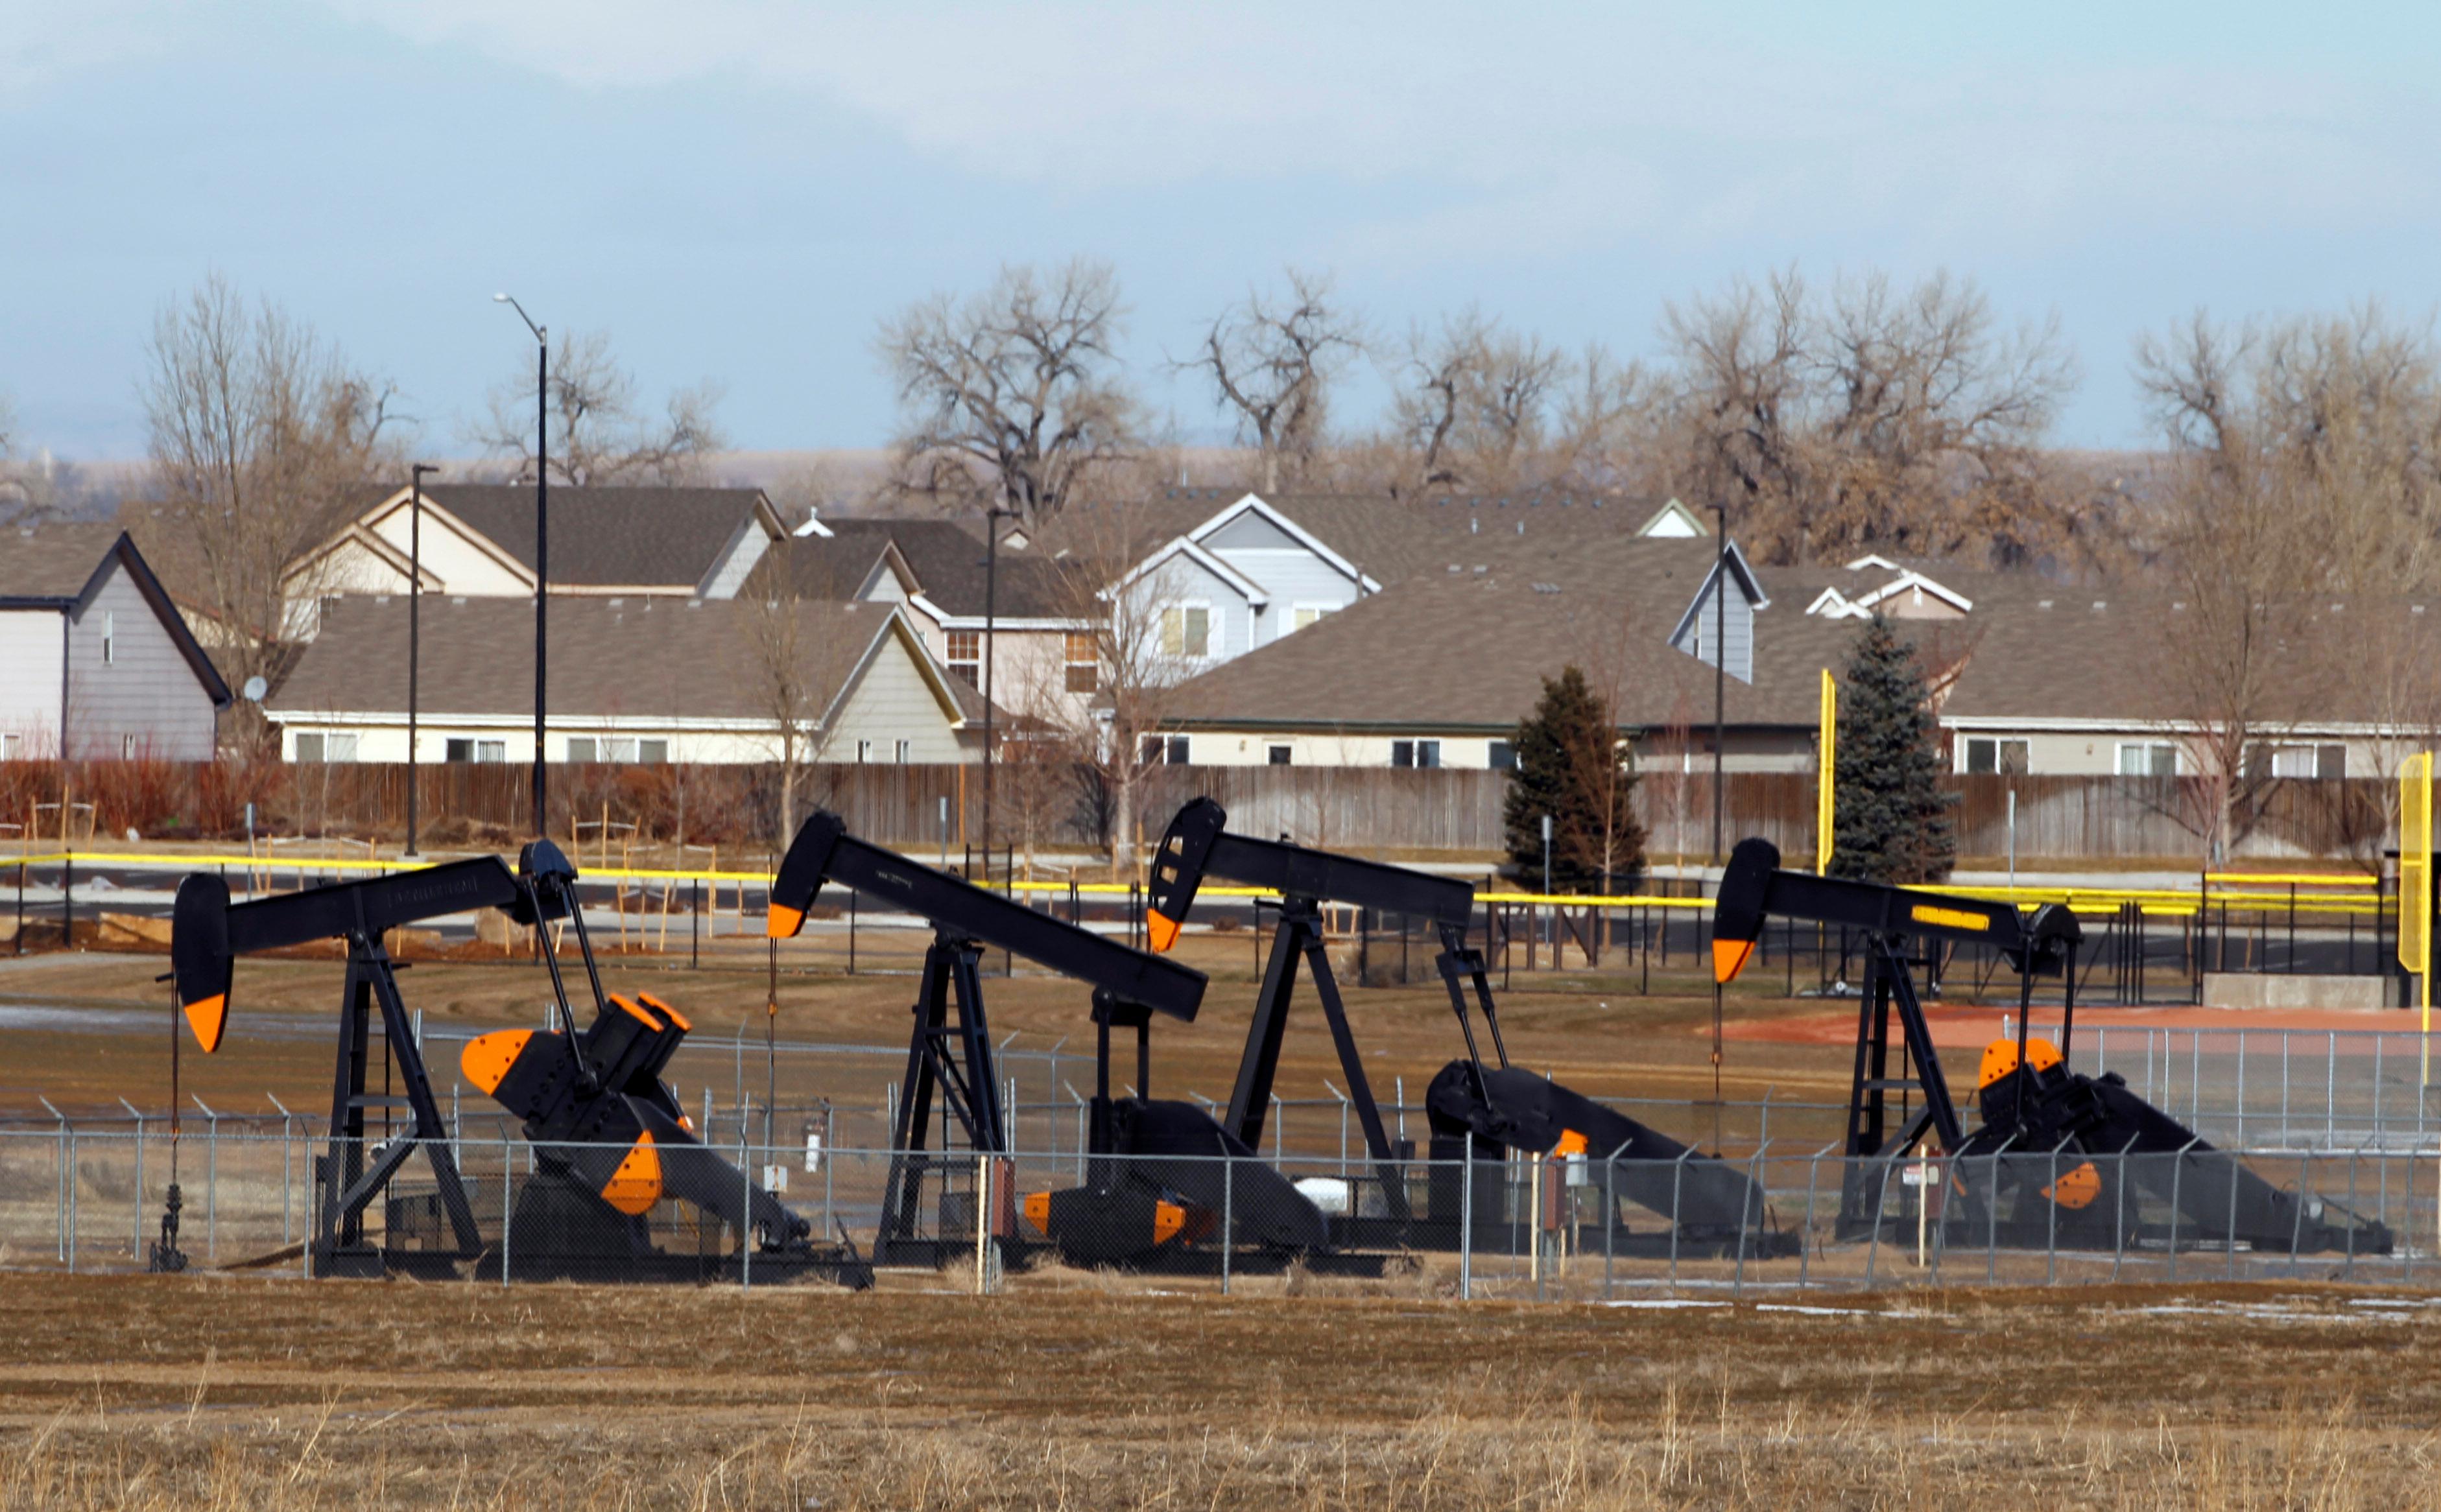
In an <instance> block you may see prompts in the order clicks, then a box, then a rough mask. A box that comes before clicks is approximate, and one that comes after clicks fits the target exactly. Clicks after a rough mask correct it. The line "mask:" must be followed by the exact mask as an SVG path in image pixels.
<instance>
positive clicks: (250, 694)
mask: <svg viewBox="0 0 2441 1512" xmlns="http://www.w3.org/2000/svg"><path fill="white" fill-rule="evenodd" d="M243 691H244V693H245V701H246V702H247V703H250V704H259V703H261V702H262V695H263V694H264V693H269V692H270V691H271V684H269V683H267V682H265V681H263V680H262V678H261V677H248V678H247V679H246V680H245V687H244V690H243Z"/></svg>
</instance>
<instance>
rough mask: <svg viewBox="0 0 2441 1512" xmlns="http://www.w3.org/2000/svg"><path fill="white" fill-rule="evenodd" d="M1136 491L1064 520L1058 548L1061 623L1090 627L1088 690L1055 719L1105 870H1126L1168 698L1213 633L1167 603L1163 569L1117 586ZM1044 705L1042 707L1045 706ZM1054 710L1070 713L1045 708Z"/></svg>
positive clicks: (1130, 537)
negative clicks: (1076, 707)
mask: <svg viewBox="0 0 2441 1512" xmlns="http://www.w3.org/2000/svg"><path fill="white" fill-rule="evenodd" d="M1142 496H1143V495H1142V493H1141V492H1138V491H1123V492H1118V493H1116V494H1115V495H1114V496H1113V497H1112V498H1109V499H1099V498H1097V499H1094V500H1093V501H1092V506H1093V507H1091V508H1087V509H1078V510H1076V511H1074V512H1072V513H1071V514H1070V516H1069V518H1068V520H1067V521H1066V522H1065V528H1064V531H1063V536H1062V540H1063V542H1064V543H1065V549H1064V552H1063V554H1062V555H1061V557H1060V558H1059V561H1060V564H1061V567H1060V572H1059V577H1058V585H1057V588H1056V594H1055V596H1056V598H1057V600H1058V610H1059V617H1060V618H1062V619H1064V620H1068V621H1074V622H1076V623H1080V624H1086V625H1090V626H1091V627H1092V628H1091V631H1090V632H1083V631H1080V632H1078V633H1079V634H1080V635H1082V634H1087V633H1090V634H1091V636H1092V638H1093V641H1094V660H1095V663H1096V665H1095V670H1094V681H1095V684H1096V686H1095V688H1094V694H1093V697H1092V699H1091V701H1090V703H1089V704H1088V705H1087V706H1086V708H1085V709H1084V711H1083V712H1082V714H1081V715H1076V714H1069V713H1058V714H1056V717H1059V718H1060V719H1061V720H1062V729H1063V732H1064V737H1065V741H1066V745H1067V747H1068V749H1069V752H1070V754H1071V759H1072V760H1073V761H1074V763H1075V766H1074V770H1075V772H1076V776H1077V778H1078V780H1079V781H1080V783H1082V784H1083V785H1082V789H1081V791H1080V793H1079V795H1078V796H1079V800H1080V802H1079V807H1080V809H1081V810H1082V817H1083V818H1084V819H1085V827H1086V828H1088V829H1089V830H1091V831H1093V832H1094V834H1095V836H1096V837H1097V838H1099V839H1100V840H1102V842H1103V843H1105V844H1106V845H1107V846H1108V847H1109V849H1110V855H1111V860H1112V865H1113V866H1114V867H1116V868H1118V869H1120V870H1122V871H1124V870H1126V869H1127V868H1128V867H1130V865H1132V863H1133V859H1134V855H1135V853H1136V849H1137V846H1138V844H1139V843H1140V841H1141V839H1142V836H1141V833H1140V832H1141V828H1142V818H1143V816H1142V813H1141V809H1142V806H1143V794H1144V788H1145V783H1146V777H1147V774H1148V772H1149V770H1150V769H1151V768H1152V767H1155V766H1158V765H1162V764H1163V763H1164V761H1165V760H1166V736H1165V730H1166V718H1167V715H1168V712H1169V710H1170V705H1171V696H1170V695H1171V691H1172V690H1173V689H1175V688H1176V687H1177V686H1178V684H1179V683H1180V682H1182V681H1184V679H1185V678H1186V677H1187V676H1188V675H1191V674H1192V673H1193V672H1194V671H1196V670H1197V669H1198V667H1199V666H1200V665H1201V664H1202V657H1203V656H1204V655H1205V653H1206V652H1207V650H1208V644H1209V643H1208V641H1206V642H1205V643H1204V644H1203V645H1198V644H1197V643H1196V638H1197V637H1198V635H1199V634H1201V635H1202V636H1205V637H1209V636H1211V635H1214V634H1217V633H1218V630H1219V627H1218V626H1216V625H1213V624H1212V623H1211V622H1210V621H1209V620H1208V619H1206V620H1204V621H1202V622H1201V624H1200V625H1199V623H1198V622H1197V621H1195V619H1194V616H1195V615H1196V614H1198V613H1202V611H1201V610H1198V609H1192V608H1189V607H1186V606H1183V605H1181V604H1179V603H1176V602H1174V601H1175V600H1176V598H1177V594H1176V592H1175V588H1176V585H1175V584H1174V583H1172V582H1171V581H1170V580H1169V579H1168V578H1167V577H1166V575H1165V574H1164V573H1163V572H1162V571H1160V570H1156V571H1153V572H1149V573H1145V574H1141V575H1139V576H1136V577H1134V578H1133V579H1122V577H1121V576H1120V574H1122V573H1124V572H1125V571H1127V570H1128V569H1129V568H1130V567H1131V566H1133V564H1134V562H1135V560H1136V557H1137V554H1138V547H1139V546H1140V543H1141V541H1142V539H1143V538H1144V536H1145V531H1143V529H1142V528H1141V522H1140V521H1139V519H1138V517H1137V516H1138V513H1139V506H1138V505H1137V504H1136V503H1135V500H1136V499H1139V498H1141V497H1142ZM1047 702H1048V701H1047V700H1046V703H1047ZM1051 707H1052V709H1053V710H1054V711H1060V710H1064V709H1067V708H1072V707H1073V706H1072V705H1052V706H1051Z"/></svg>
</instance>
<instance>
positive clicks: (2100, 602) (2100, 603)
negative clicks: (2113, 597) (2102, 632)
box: [2093, 599, 2110, 614]
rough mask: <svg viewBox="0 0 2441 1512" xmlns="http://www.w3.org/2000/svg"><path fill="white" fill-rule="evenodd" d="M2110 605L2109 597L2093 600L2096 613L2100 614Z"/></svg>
mask: <svg viewBox="0 0 2441 1512" xmlns="http://www.w3.org/2000/svg"><path fill="white" fill-rule="evenodd" d="M2109 607H2110V601H2109V600H2107V599H2096V600H2094V601H2093V612H2094V613H2096V614H2100V613H2101V612H2102V611H2103V610H2105V609H2107V608H2109Z"/></svg>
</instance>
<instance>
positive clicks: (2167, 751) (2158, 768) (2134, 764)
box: [2119, 740, 2179, 777]
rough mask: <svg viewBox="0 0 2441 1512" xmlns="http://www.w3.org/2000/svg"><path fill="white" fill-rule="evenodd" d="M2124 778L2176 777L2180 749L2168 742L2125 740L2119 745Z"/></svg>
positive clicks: (2120, 773) (2120, 766)
mask: <svg viewBox="0 0 2441 1512" xmlns="http://www.w3.org/2000/svg"><path fill="white" fill-rule="evenodd" d="M2119 775H2120V776H2122V777H2176V776H2178V775H2179V747H2178V746H2177V745H2176V744H2174V743H2172V742H2170V741H2166V740H2123V741H2121V742H2120V743H2119Z"/></svg>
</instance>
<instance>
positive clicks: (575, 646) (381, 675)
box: [273, 595, 982, 720]
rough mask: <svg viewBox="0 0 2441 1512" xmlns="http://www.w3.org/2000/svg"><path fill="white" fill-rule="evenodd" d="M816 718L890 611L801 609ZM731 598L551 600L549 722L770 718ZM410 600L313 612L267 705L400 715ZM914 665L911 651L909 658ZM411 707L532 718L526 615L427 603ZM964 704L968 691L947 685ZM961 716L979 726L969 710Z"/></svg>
mask: <svg viewBox="0 0 2441 1512" xmlns="http://www.w3.org/2000/svg"><path fill="white" fill-rule="evenodd" d="M798 608H799V612H800V614H801V615H802V616H803V625H804V629H803V632H802V634H801V636H800V639H799V643H800V644H801V645H802V646H803V647H805V658H806V661H807V666H808V671H809V672H810V673H811V674H812V685H813V687H814V690H815V693H814V697H813V702H814V704H815V706H816V707H817V708H818V709H819V708H820V707H822V706H823V705H826V704H827V703H828V702H829V701H830V699H831V698H832V697H833V696H834V695H835V694H836V693H838V691H839V689H840V687H841V683H842V681H843V680H844V679H845V678H846V677H847V676H848V675H849V674H850V673H852V672H853V671H854V669H855V668H856V666H857V664H858V663H859V661H860V660H861V659H862V658H863V657H864V656H865V654H866V652H867V651H868V650H869V649H870V648H871V647H872V645H873V643H874V640H875V639H876V638H877V636H878V635H879V634H880V633H881V629H882V626H883V625H884V624H886V623H887V622H888V621H889V620H890V617H891V614H892V612H893V611H892V608H891V606H890V605H887V604H878V603H838V602H831V603H803V604H800V605H799V606H798ZM760 612H762V611H761V609H760V607H759V606H758V605H754V604H750V603H741V602H737V601H733V600H714V601H710V602H705V603H678V602H674V601H672V600H669V599H659V600H655V599H650V598H644V597H638V598H634V599H616V598H611V599H598V598H582V599H554V600H553V601H552V602H551V686H550V711H551V712H552V713H554V714H559V715H588V716H596V717H599V716H626V717H632V718H637V719H652V718H686V719H755V720H761V719H768V717H769V715H768V704H769V700H768V697H767V696H765V695H764V694H763V693H761V691H760V689H759V688H758V686H757V678H758V673H757V662H756V658H755V655H754V652H753V650H752V641H751V639H750V635H751V628H750V627H751V618H750V617H751V616H753V615H755V614H757V613H760ZM917 654H918V655H921V652H920V650H919V651H918V652H917ZM420 676H421V679H422V688H421V694H422V704H423V707H424V708H425V710H428V711H433V713H434V714H435V715H436V716H438V715H440V714H443V713H455V714H515V713H525V712H530V711H532V710H533V604H532V603H530V602H528V601H524V600H517V599H485V598H466V599H454V598H450V597H445V596H440V595H435V596H433V597H429V598H426V599H425V602H424V627H423V648H422V657H421V668H420ZM946 680H947V681H948V682H949V684H950V686H951V688H952V689H953V691H957V692H959V693H960V702H961V704H968V702H969V700H968V698H967V693H968V692H969V691H967V690H962V689H960V688H959V686H958V684H957V681H956V679H954V678H949V679H946ZM273 702H274V703H276V704H277V705H278V706H279V708H280V710H282V711H288V712H289V713H292V714H294V713H298V712H328V713H353V712H364V713H372V712H389V711H403V710H404V709H405V708H406V707H407V600H406V599H404V598H390V599H373V598H345V599H338V600H335V601H334V602H333V603H330V604H329V605H328V606H327V607H326V608H325V610H324V614H323V620H322V627H321V633H320V635H319V636H318V637H317V638H316V640H315V642H314V644H313V645H312V646H311V647H309V648H308V649H307V650H306V652H305V654H304V656H303V657H301V658H300V659H299V660H298V664H297V670H296V672H295V673H294V674H292V675H290V677H289V678H288V681H287V683H286V685H285V686H283V687H282V688H281V689H280V694H279V696H278V698H276V699H275V700H273ZM970 711H971V712H972V713H974V714H976V715H978V716H979V715H980V714H981V711H982V710H981V704H980V701H979V700H976V701H973V702H972V703H971V706H970Z"/></svg>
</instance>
